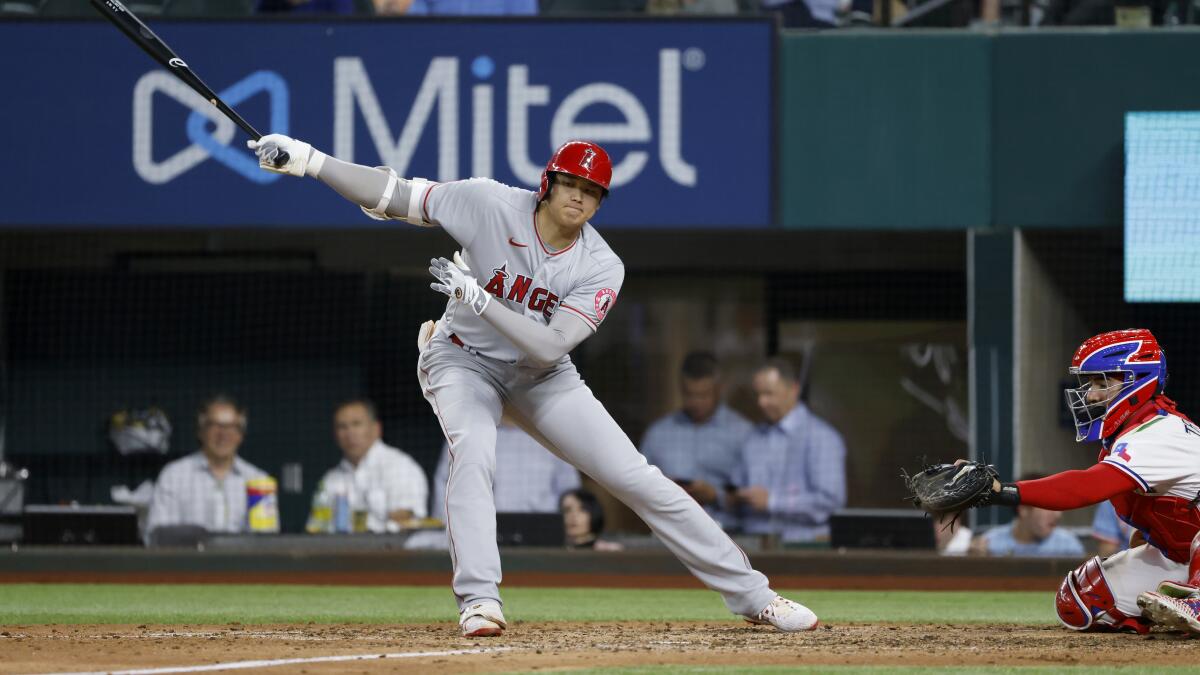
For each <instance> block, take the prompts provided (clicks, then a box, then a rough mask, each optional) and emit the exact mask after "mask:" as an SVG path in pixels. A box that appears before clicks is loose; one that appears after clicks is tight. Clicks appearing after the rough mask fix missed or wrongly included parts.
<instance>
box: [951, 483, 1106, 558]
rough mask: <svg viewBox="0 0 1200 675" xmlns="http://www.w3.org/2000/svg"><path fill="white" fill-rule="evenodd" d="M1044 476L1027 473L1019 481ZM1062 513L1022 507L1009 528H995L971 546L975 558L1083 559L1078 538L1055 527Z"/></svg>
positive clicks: (977, 538)
mask: <svg viewBox="0 0 1200 675" xmlns="http://www.w3.org/2000/svg"><path fill="white" fill-rule="evenodd" d="M1045 477H1046V474H1040V473H1027V474H1025V475H1023V476H1021V478H1020V480H1038V479H1040V478H1045ZM1061 520H1062V512H1061V511H1050V510H1048V509H1042V508H1038V507H1036V506H1028V505H1026V504H1021V505H1020V506H1018V507H1017V517H1016V518H1013V520H1012V522H1010V523H1009V524H1008V525H1001V526H999V527H994V528H992V529H990V530H988V531H987V532H984V533H983V534H982V535H980V536H978V537H976V538H975V540H974V541H972V542H971V553H972V554H975V555H1010V556H1060V557H1082V556H1083V555H1084V551H1083V544H1082V543H1080V541H1079V537H1076V536H1075V535H1074V534H1071V533H1070V532H1068V531H1067V530H1064V529H1062V528H1060V527H1059V526H1058V523H1059V521H1061Z"/></svg>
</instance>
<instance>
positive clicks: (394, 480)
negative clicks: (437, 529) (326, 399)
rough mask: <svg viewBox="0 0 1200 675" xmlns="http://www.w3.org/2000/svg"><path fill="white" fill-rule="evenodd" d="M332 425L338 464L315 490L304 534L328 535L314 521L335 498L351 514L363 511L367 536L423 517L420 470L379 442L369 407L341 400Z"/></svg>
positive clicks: (425, 495)
mask: <svg viewBox="0 0 1200 675" xmlns="http://www.w3.org/2000/svg"><path fill="white" fill-rule="evenodd" d="M333 423H334V435H335V437H336V438H337V444H338V445H339V446H340V447H341V449H342V461H341V462H339V463H338V465H337V466H335V467H333V468H332V469H330V470H329V471H327V472H325V476H324V477H322V478H321V482H320V484H318V485H317V493H316V495H314V497H313V507H314V508H313V515H312V517H310V518H309V527H308V530H309V531H310V532H314V531H315V532H322V531H329V529H330V528H329V527H327V526H325V525H324V524H323V523H319V522H317V520H318V519H317V515H318V510H319V508H318V505H320V504H326V505H328V504H334V503H335V502H336V501H337V498H338V496H339V495H344V496H345V498H346V503H347V505H348V506H349V508H351V509H352V510H354V511H358V512H360V513H361V512H364V511H365V512H366V523H365V527H366V529H367V530H368V531H370V532H395V531H397V530H399V529H400V527H401V525H402V524H404V523H406V522H407V521H410V520H412V519H414V518H424V517H425V516H426V515H427V507H426V504H427V502H428V500H429V482H428V480H427V479H426V477H425V471H424V470H423V469H422V468H421V465H419V464H417V462H416V461H415V460H413V458H412V457H410V456H409V455H407V454H405V453H403V452H401V451H400V450H398V449H396V448H393V447H392V446H390V445H387V444H386V443H384V442H383V440H382V438H383V425H382V424H380V423H379V415H378V413H377V412H376V409H375V404H373V403H372V402H370V401H368V400H367V399H354V400H351V401H347V402H345V403H343V404H341V405H340V406H338V408H337V410H336V411H335V412H334V416H333ZM334 520H335V521H336V518H334ZM332 525H334V526H336V523H333V524H332ZM360 527H361V525H360ZM335 529H336V528H335ZM354 529H358V528H354Z"/></svg>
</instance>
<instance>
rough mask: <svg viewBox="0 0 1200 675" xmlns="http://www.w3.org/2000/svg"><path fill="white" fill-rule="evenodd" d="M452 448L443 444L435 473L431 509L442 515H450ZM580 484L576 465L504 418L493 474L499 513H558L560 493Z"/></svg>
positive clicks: (499, 428)
mask: <svg viewBox="0 0 1200 675" xmlns="http://www.w3.org/2000/svg"><path fill="white" fill-rule="evenodd" d="M449 450H450V448H449V447H447V446H446V445H445V444H443V445H442V456H441V459H439V460H438V466H437V470H436V471H435V472H434V474H433V500H432V503H431V504H430V513H432V514H433V517H435V518H441V519H445V517H446V480H447V479H448V478H449V476H450V452H449ZM579 485H580V483H579V472H578V471H576V470H575V467H573V466H571V465H570V464H567V463H566V462H564V461H563V460H561V459H559V458H558V457H555V456H554V455H552V454H550V451H548V450H546V448H544V447H542V445H541V443H538V442H537V441H536V440H534V439H533V437H532V436H530V435H529V434H527V433H525V432H524V431H522V430H521V429H518V428H517V427H515V426H513V425H511V424H509V422H508V420H506V419H502V420H501V421H500V424H499V425H498V426H497V427H496V471H495V473H493V474H492V497H493V498H495V500H496V512H497V513H554V512H556V511H558V510H559V495H561V494H563V493H564V492H567V491H568V490H574V489H577V488H578V487H579Z"/></svg>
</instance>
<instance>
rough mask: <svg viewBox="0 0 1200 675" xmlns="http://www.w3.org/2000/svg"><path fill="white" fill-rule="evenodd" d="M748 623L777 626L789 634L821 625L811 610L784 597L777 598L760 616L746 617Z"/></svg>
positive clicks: (778, 596)
mask: <svg viewBox="0 0 1200 675" xmlns="http://www.w3.org/2000/svg"><path fill="white" fill-rule="evenodd" d="M746 621H749V622H750V623H757V624H763V625H771V626H775V627H776V628H778V629H779V630H781V631H784V632H787V633H795V632H799V631H806V630H814V629H816V627H817V625H818V624H820V623H821V622H820V620H819V619H817V615H816V614H813V611H812V610H811V609H809V608H807V607H805V606H804V605H802V604H800V603H798V602H793V601H791V600H788V599H787V598H785V597H783V596H782V595H777V596H775V599H774V600H772V601H771V604H769V605H767V606H766V608H765V609H763V611H761V612H759V613H758V614H755V615H754V616H746Z"/></svg>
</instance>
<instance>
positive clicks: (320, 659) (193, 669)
mask: <svg viewBox="0 0 1200 675" xmlns="http://www.w3.org/2000/svg"><path fill="white" fill-rule="evenodd" d="M508 650H509V648H508V647H495V648H493V647H484V648H482V649H453V650H450V651H444V652H399V653H395V654H347V655H343V656H314V657H311V658H307V659H273V660H261V661H231V662H229V663H214V664H211V665H206V666H167V667H165V668H139V669H136V670H95V671H84V672H74V673H50V674H49V675H161V674H162V673H203V672H210V671H216V670H243V669H246V668H270V667H272V666H290V665H295V664H300V663H330V662H333V661H366V660H369V659H417V658H422V657H426V656H459V655H462V654H487V653H491V652H506V651H508Z"/></svg>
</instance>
